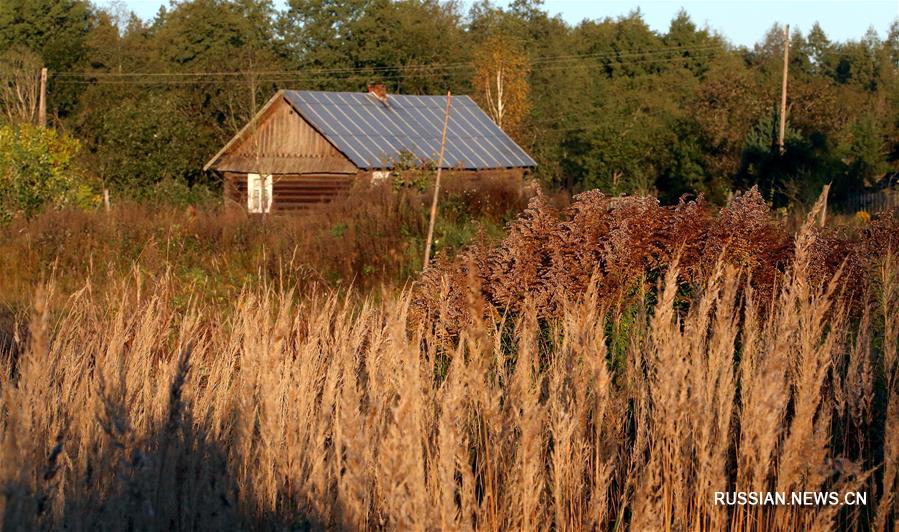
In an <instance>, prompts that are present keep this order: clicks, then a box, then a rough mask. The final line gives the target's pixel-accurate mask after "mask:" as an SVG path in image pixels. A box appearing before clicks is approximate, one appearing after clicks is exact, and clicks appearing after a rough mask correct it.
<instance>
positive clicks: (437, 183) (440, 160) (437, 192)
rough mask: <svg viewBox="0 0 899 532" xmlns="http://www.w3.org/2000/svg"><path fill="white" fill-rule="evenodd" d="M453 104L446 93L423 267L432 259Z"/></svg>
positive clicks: (449, 94) (449, 95)
mask: <svg viewBox="0 0 899 532" xmlns="http://www.w3.org/2000/svg"><path fill="white" fill-rule="evenodd" d="M452 105H453V93H452V92H449V91H447V93H446V112H445V113H444V115H443V136H442V137H441V138H440V157H438V158H437V178H436V179H435V181H434V199H433V200H432V201H431V221H430V223H428V240H427V242H426V243H425V261H424V263H423V264H422V269H425V268H427V267H428V262H429V261H430V260H431V241H432V240H433V239H434V222H435V221H436V220H437V196H439V195H440V172H441V171H442V170H443V154H444V152H445V151H446V129H447V127H448V126H449V115H450V107H452Z"/></svg>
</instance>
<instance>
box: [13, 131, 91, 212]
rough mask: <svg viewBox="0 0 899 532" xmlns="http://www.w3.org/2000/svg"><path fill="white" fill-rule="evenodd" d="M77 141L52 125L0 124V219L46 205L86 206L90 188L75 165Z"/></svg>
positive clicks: (33, 210)
mask: <svg viewBox="0 0 899 532" xmlns="http://www.w3.org/2000/svg"><path fill="white" fill-rule="evenodd" d="M78 150H79V143H78V141H77V140H76V139H73V138H72V137H70V136H68V135H65V134H61V133H57V132H56V131H55V130H53V129H44V128H39V127H36V126H32V125H28V124H21V125H17V126H0V221H8V220H9V219H11V218H12V217H14V216H19V215H21V216H31V215H33V214H34V213H36V212H37V211H38V210H40V209H41V208H42V207H45V206H47V205H50V206H62V205H66V204H75V205H82V206H86V205H88V204H90V203H91V201H92V192H91V188H90V187H89V186H88V185H87V183H86V182H85V181H84V179H83V178H82V177H81V176H79V175H78V174H77V173H76V171H75V168H74V164H73V162H74V159H75V156H76V155H77V154H78Z"/></svg>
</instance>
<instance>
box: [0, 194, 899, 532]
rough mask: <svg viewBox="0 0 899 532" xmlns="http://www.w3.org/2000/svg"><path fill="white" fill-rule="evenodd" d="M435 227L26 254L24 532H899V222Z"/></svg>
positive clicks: (475, 204)
mask: <svg viewBox="0 0 899 532" xmlns="http://www.w3.org/2000/svg"><path fill="white" fill-rule="evenodd" d="M422 205H423V204H422V202H421V198H420V197H419V195H417V194H416V193H414V192H409V191H406V192H401V193H396V192H395V191H393V190H388V189H384V190H379V191H375V192H372V191H368V192H367V193H366V194H364V195H362V198H361V199H360V197H358V196H354V195H351V197H350V198H348V199H347V200H346V202H345V203H337V204H334V205H333V209H329V210H320V211H315V212H313V213H310V214H309V215H308V216H305V217H298V218H289V219H287V218H272V219H270V220H264V221H260V220H257V219H251V218H246V217H245V216H243V215H238V214H233V213H231V214H229V213H225V212H220V211H217V210H211V211H206V210H202V209H201V210H189V211H184V212H182V211H173V210H170V211H166V210H159V209H152V208H148V207H143V209H144V210H141V209H142V208H141V207H139V206H132V207H129V208H127V209H126V208H123V209H119V210H114V211H113V212H111V213H102V212H96V213H91V212H88V213H76V212H47V213H44V214H42V215H40V216H38V217H37V218H35V219H33V220H31V221H14V222H13V223H12V224H10V225H9V226H7V227H6V228H4V229H3V230H2V237H0V251H2V253H0V264H2V267H3V270H4V275H3V276H2V277H3V278H2V279H0V295H2V298H3V299H2V300H3V303H4V305H5V307H4V309H5V313H6V314H5V316H6V317H5V318H3V321H2V322H0V323H2V331H3V332H2V334H5V335H6V336H5V337H6V340H5V345H4V344H2V343H0V346H2V347H0V349H3V351H2V355H0V523H2V528H3V529H4V530H31V529H70V530H86V529H101V530H107V529H110V530H158V529H170V530H195V529H196V530H206V529H208V530H227V529H251V530H270V529H278V530H320V529H353V530H355V529H361V530H475V529H477V530H507V529H508V530H623V529H633V530H686V529H692V530H722V529H730V530H758V531H766V530H806V529H808V530H842V529H859V530H894V529H896V525H897V520H899V502H897V500H896V492H897V487H899V382H897V366H899V255H897V251H899V249H897V248H899V243H897V242H896V235H897V234H899V218H897V217H896V215H895V214H883V215H879V216H875V217H874V218H873V219H871V220H844V221H843V223H834V222H833V221H825V223H822V220H826V218H824V216H823V212H822V210H823V205H822V204H821V202H820V201H819V204H817V205H816V206H815V208H814V209H812V210H811V211H810V212H809V213H808V215H807V217H805V218H804V219H803V220H802V221H801V222H800V223H798V224H795V227H793V226H792V225H791V224H789V223H787V222H786V221H785V220H784V219H782V218H779V217H777V216H776V215H774V214H773V213H772V212H770V211H769V210H768V208H767V206H766V205H765V202H764V201H763V200H762V199H761V197H760V196H759V195H758V193H757V192H756V191H754V190H753V191H750V192H748V193H746V194H743V195H738V196H736V197H735V198H734V199H733V200H732V201H731V202H730V203H729V204H728V205H727V206H725V207H724V208H720V209H719V208H716V207H714V206H712V205H708V204H706V203H704V202H703V201H702V200H701V199H699V200H697V201H689V202H687V201H684V202H681V203H680V204H678V205H676V206H671V207H664V206H660V205H659V204H658V202H657V201H656V200H655V199H653V198H642V197H625V198H610V197H606V196H603V195H601V194H599V193H598V192H588V193H585V194H581V195H579V196H576V197H574V198H571V199H570V200H567V199H559V198H548V197H546V196H542V195H538V196H537V197H534V198H531V199H530V201H529V202H528V199H527V198H526V197H523V196H521V195H520V194H516V193H510V192H509V191H507V190H504V189H502V187H497V188H491V189H489V191H488V192H485V193H484V195H471V194H468V195H466V194H465V192H464V191H455V192H453V191H450V194H449V195H448V196H447V201H446V202H445V203H444V204H443V205H442V210H441V213H442V216H443V218H442V220H443V221H442V222H441V223H443V224H444V225H443V228H442V230H438V235H439V238H438V240H442V243H438V259H437V261H436V262H435V263H434V264H433V265H432V267H431V268H428V269H427V270H425V271H424V272H423V273H418V271H419V270H420V268H421V263H420V259H418V258H417V257H418V256H419V253H418V252H419V251H420V246H421V235H422V232H423V229H424V228H425V226H426V218H424V214H423V213H424V212H425V209H424V208H423V207H422ZM519 211H521V214H520V215H517V216H516V215H515V213H517V212H519ZM440 246H443V247H440ZM416 261H418V262H416ZM366 272H367V273H366ZM722 491H723V492H728V491H730V492H732V491H746V492H749V491H753V492H766V491H778V492H786V493H791V492H807V491H809V492H813V491H825V492H827V491H836V492H839V493H841V494H842V493H846V492H850V491H857V492H863V493H866V494H867V501H866V504H864V505H811V506H802V507H800V506H739V505H737V506H726V505H720V504H717V505H716V504H715V498H714V493H715V492H722Z"/></svg>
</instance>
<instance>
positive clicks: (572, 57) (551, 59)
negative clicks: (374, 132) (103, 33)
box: [54, 45, 722, 78]
mask: <svg viewBox="0 0 899 532" xmlns="http://www.w3.org/2000/svg"><path fill="white" fill-rule="evenodd" d="M711 50H716V51H717V50H722V47H721V46H719V45H702V46H680V47H669V48H655V49H648V50H634V51H628V52H620V51H612V52H603V53H593V54H569V55H558V56H547V57H541V58H537V59H535V60H533V61H531V65H544V64H554V63H561V62H570V61H578V60H583V59H612V60H617V59H620V58H626V57H635V56H647V55H657V54H670V53H683V52H703V51H711ZM474 66H476V64H475V63H474V62H459V63H442V64H441V63H437V64H431V65H405V66H371V67H334V68H316V69H307V70H303V71H298V70H271V71H265V70H262V71H252V70H246V71H220V72H56V73H54V77H59V78H79V77H80V78H130V77H210V76H220V77H232V76H239V77H247V76H275V75H290V74H300V73H303V74H308V73H311V74H342V73H357V72H358V73H367V74H370V73H377V72H389V71H393V70H402V71H407V72H409V71H413V72H414V71H417V70H423V71H433V70H455V69H467V68H472V67H474Z"/></svg>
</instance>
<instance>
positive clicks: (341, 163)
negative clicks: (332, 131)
mask: <svg viewBox="0 0 899 532" xmlns="http://www.w3.org/2000/svg"><path fill="white" fill-rule="evenodd" d="M278 98H279V99H277V100H276V101H274V102H272V103H271V104H270V105H268V106H267V107H266V109H265V111H264V112H263V113H262V114H261V115H260V116H259V117H258V119H257V120H255V121H254V122H253V123H251V124H250V127H248V128H246V129H245V130H244V131H242V132H241V135H239V136H238V137H237V140H236V142H234V143H233V144H231V145H230V146H228V147H227V149H225V150H224V151H223V153H222V154H221V156H220V157H219V158H218V160H217V161H216V162H215V164H214V166H213V167H214V168H215V169H216V170H217V171H219V172H238V173H244V174H246V173H257V174H265V175H277V174H306V173H334V174H351V173H355V172H356V166H355V165H354V164H353V163H352V162H350V160H349V159H347V158H346V157H345V156H344V155H343V154H342V153H340V152H339V151H338V150H337V148H335V147H334V146H333V145H332V144H331V143H330V142H328V139H326V138H325V137H323V136H322V135H321V134H319V132H318V131H316V130H315V129H314V128H313V127H312V126H310V125H309V123H308V122H306V120H304V119H303V117H301V116H300V115H299V114H297V112H296V110H294V108H293V107H291V106H290V104H288V103H287V102H286V101H284V99H283V98H282V97H280V96H278Z"/></svg>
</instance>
